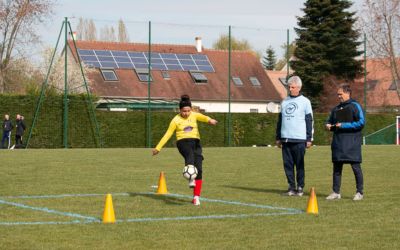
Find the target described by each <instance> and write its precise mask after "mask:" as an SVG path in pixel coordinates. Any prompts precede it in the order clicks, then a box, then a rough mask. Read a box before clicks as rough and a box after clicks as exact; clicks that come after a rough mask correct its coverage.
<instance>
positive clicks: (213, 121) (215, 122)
mask: <svg viewBox="0 0 400 250" xmlns="http://www.w3.org/2000/svg"><path fill="white" fill-rule="evenodd" d="M217 123H218V121H217V120H215V119H210V120H209V121H208V124H210V125H217Z"/></svg>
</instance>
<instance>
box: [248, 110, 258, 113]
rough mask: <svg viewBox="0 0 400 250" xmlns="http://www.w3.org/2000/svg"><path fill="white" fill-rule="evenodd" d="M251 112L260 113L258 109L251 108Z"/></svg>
mask: <svg viewBox="0 0 400 250" xmlns="http://www.w3.org/2000/svg"><path fill="white" fill-rule="evenodd" d="M250 113H258V109H250Z"/></svg>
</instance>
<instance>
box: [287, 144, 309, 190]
mask: <svg viewBox="0 0 400 250" xmlns="http://www.w3.org/2000/svg"><path fill="white" fill-rule="evenodd" d="M305 153H306V143H305V142H283V143H282V159H283V167H284V170H285V174H286V178H287V182H288V184H289V190H291V191H296V190H297V189H296V181H297V188H304V155H305ZM295 166H296V172H295Z"/></svg>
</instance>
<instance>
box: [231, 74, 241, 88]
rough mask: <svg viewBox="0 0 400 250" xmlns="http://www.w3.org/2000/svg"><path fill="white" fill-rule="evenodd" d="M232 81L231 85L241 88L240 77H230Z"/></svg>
mask: <svg viewBox="0 0 400 250" xmlns="http://www.w3.org/2000/svg"><path fill="white" fill-rule="evenodd" d="M232 80H233V83H234V84H235V85H236V86H242V85H243V82H242V79H240V77H238V76H232Z"/></svg>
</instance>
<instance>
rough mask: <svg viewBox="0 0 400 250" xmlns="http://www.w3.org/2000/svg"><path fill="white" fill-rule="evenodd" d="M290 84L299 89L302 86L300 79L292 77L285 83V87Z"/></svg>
mask: <svg viewBox="0 0 400 250" xmlns="http://www.w3.org/2000/svg"><path fill="white" fill-rule="evenodd" d="M292 84H294V85H297V86H299V87H300V88H301V86H302V85H303V83H302V82H301V79H300V77H298V76H292V77H290V78H289V80H288V81H287V85H288V86H290V85H292Z"/></svg>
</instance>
